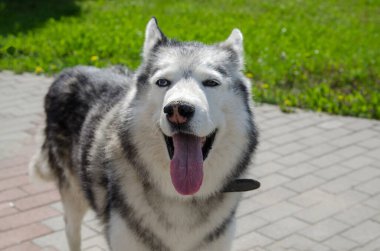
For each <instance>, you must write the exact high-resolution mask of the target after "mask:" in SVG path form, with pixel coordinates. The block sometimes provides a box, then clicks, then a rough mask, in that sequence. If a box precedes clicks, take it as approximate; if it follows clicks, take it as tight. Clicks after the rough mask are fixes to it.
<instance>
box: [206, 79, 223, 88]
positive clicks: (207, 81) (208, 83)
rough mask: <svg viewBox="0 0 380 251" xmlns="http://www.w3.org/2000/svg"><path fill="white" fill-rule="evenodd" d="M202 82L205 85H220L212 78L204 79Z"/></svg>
mask: <svg viewBox="0 0 380 251" xmlns="http://www.w3.org/2000/svg"><path fill="white" fill-rule="evenodd" d="M202 84H203V85H204V86H206V87H216V86H218V85H220V83H219V82H218V81H216V80H213V79H208V80H205V81H203V82H202Z"/></svg>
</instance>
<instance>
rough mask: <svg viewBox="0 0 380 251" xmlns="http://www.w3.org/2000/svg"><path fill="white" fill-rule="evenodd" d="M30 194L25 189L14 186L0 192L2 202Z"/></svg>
mask: <svg viewBox="0 0 380 251" xmlns="http://www.w3.org/2000/svg"><path fill="white" fill-rule="evenodd" d="M26 195H28V194H27V193H25V192H24V191H22V190H20V189H18V188H14V189H9V190H5V191H1V192H0V202H10V201H14V200H16V199H18V198H22V197H24V196H26Z"/></svg>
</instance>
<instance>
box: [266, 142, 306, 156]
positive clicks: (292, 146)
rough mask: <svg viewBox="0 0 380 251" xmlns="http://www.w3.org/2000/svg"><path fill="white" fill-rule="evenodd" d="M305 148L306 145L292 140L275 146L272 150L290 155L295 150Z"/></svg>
mask: <svg viewBox="0 0 380 251" xmlns="http://www.w3.org/2000/svg"><path fill="white" fill-rule="evenodd" d="M303 149H305V145H302V144H300V143H298V142H297V143H295V142H290V143H288V144H285V145H281V146H279V147H276V148H273V149H272V151H274V152H276V153H279V154H281V155H283V156H284V155H288V154H291V153H294V152H297V151H299V150H303Z"/></svg>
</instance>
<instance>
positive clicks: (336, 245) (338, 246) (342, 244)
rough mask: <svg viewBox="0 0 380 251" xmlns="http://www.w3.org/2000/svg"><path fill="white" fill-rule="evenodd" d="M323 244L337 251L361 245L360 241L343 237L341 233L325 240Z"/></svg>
mask: <svg viewBox="0 0 380 251" xmlns="http://www.w3.org/2000/svg"><path fill="white" fill-rule="evenodd" d="M323 244H324V245H325V246H327V247H330V248H331V249H333V250H336V251H342V250H351V249H353V248H355V247H357V246H358V245H359V244H358V243H356V242H354V241H351V240H348V239H346V238H343V237H342V236H340V235H335V236H333V237H331V238H330V239H328V240H326V241H325V242H323Z"/></svg>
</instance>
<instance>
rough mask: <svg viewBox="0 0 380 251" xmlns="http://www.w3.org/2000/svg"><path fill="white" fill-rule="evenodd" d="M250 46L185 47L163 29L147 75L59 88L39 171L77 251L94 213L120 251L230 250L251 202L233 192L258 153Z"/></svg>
mask: <svg viewBox="0 0 380 251" xmlns="http://www.w3.org/2000/svg"><path fill="white" fill-rule="evenodd" d="M242 40H243V37H242V34H241V32H240V31H239V30H237V29H234V30H233V31H232V33H231V35H230V36H229V37H228V39H227V40H226V41H224V42H221V43H217V44H214V45H205V44H202V43H198V42H178V41H175V40H172V39H169V38H167V37H166V36H165V35H164V34H163V33H162V32H161V30H160V29H159V27H158V26H157V22H156V20H155V19H154V18H152V19H151V20H150V21H149V23H148V25H147V27H146V32H145V42H144V47H143V53H142V56H143V60H142V64H141V66H140V67H139V68H138V69H137V71H136V72H130V71H129V70H127V69H125V68H123V67H113V68H108V69H102V70H101V69H97V68H95V67H83V66H80V67H75V68H72V69H67V70H65V71H64V72H63V73H61V74H60V75H59V76H58V77H57V78H56V80H55V81H54V83H53V84H52V85H51V87H50V89H49V91H48V93H47V95H46V98H45V112H46V128H45V138H44V143H43V145H42V147H41V150H40V151H39V152H38V154H37V155H36V156H35V158H34V160H33V161H32V163H31V165H30V170H31V172H32V174H34V175H37V176H38V177H41V178H43V179H49V178H51V179H54V180H55V181H56V183H57V186H58V188H59V191H60V194H61V197H62V203H63V206H64V213H65V222H66V234H67V238H68V242H69V246H70V249H71V250H72V251H74V250H80V238H81V237H80V227H81V221H82V218H83V215H84V213H85V212H86V210H87V209H88V208H92V209H93V210H94V211H95V212H96V215H97V217H98V218H99V219H100V220H101V222H102V223H103V224H104V232H105V236H106V239H107V242H108V244H109V246H110V249H111V250H114V251H119V250H131V251H139V250H154V251H158V250H168V251H169V250H173V251H181V250H183V251H185V250H186V251H190V250H208V251H210V250H218V251H220V250H230V248H231V243H232V240H233V237H234V215H235V211H236V207H237V205H238V202H239V199H240V197H241V195H240V193H225V192H224V191H225V190H226V188H227V187H229V186H230V184H231V183H232V182H234V180H236V179H237V178H239V177H240V176H241V175H242V174H243V173H244V171H245V170H246V169H247V167H248V165H249V163H250V159H251V156H252V154H253V152H254V150H255V147H256V144H257V132H256V128H255V124H254V121H253V113H252V104H251V96H250V82H249V80H248V79H247V78H246V77H245V76H244V74H243V73H242V68H243V56H242V54H243V48H242Z"/></svg>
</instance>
